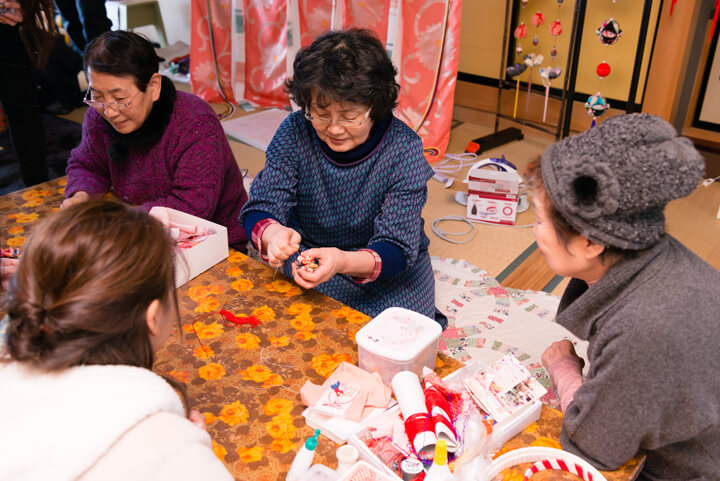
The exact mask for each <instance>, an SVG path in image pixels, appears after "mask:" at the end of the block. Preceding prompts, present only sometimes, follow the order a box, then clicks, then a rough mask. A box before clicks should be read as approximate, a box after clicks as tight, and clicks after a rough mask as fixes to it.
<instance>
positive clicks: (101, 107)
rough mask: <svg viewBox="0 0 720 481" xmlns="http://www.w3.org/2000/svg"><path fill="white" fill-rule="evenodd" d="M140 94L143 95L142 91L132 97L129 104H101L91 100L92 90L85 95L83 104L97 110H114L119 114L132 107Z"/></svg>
mask: <svg viewBox="0 0 720 481" xmlns="http://www.w3.org/2000/svg"><path fill="white" fill-rule="evenodd" d="M140 93H141V92H140V91H137V92H136V93H135V95H132V96H130V100H128V101H127V102H100V101H98V100H93V99H92V98H91V95H92V94H91V93H90V90H88V91H87V92H86V93H85V98H84V99H83V102H84V103H86V104H88V105H89V106H90V107H93V108H96V109H98V110H107V109H113V110H117V111H118V112H122V111H123V110H125V109H127V108H128V107H130V105H132V103H133V100H134V99H135V97H137V96H138V94H140Z"/></svg>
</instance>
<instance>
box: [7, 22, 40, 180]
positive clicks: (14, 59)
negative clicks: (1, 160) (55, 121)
mask: <svg viewBox="0 0 720 481" xmlns="http://www.w3.org/2000/svg"><path fill="white" fill-rule="evenodd" d="M1 30H2V35H0V38H2V39H3V40H8V41H7V42H5V44H4V45H3V49H6V50H4V51H3V52H2V55H0V104H2V109H3V111H4V112H5V116H6V117H7V120H8V127H9V130H10V139H11V140H12V143H13V146H14V147H15V152H16V154H17V157H18V160H19V163H20V175H21V176H22V179H23V182H24V183H25V185H26V186H27V187H30V186H31V185H35V184H39V183H41V182H45V181H47V180H48V166H47V159H46V158H45V130H44V128H43V123H42V117H41V116H40V113H41V111H40V104H39V103H38V89H37V83H36V81H35V70H34V69H33V67H32V65H31V63H30V59H29V58H28V56H27V54H26V52H25V48H24V47H23V45H22V43H21V42H20V41H19V40H17V39H15V38H14V37H13V35H14V33H15V32H16V31H12V30H10V29H1ZM6 34H7V35H6ZM10 49H12V51H11V50H10Z"/></svg>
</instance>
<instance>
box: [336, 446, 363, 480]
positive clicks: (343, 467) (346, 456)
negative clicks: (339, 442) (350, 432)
mask: <svg viewBox="0 0 720 481" xmlns="http://www.w3.org/2000/svg"><path fill="white" fill-rule="evenodd" d="M335 457H337V461H338V467H337V469H336V470H335V472H336V473H337V475H338V477H342V475H343V474H345V473H346V472H347V471H348V470H349V469H350V468H352V467H353V466H354V465H355V463H356V462H357V460H358V450H357V449H356V448H355V447H354V446H350V445H349V444H345V445H343V446H340V447H339V448H337V451H335Z"/></svg>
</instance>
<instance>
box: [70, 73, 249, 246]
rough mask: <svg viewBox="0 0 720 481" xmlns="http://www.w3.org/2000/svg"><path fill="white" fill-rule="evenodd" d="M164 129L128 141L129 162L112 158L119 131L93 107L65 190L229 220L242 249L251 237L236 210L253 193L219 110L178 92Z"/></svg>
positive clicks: (73, 155) (230, 239)
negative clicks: (151, 138)
mask: <svg viewBox="0 0 720 481" xmlns="http://www.w3.org/2000/svg"><path fill="white" fill-rule="evenodd" d="M165 86H166V83H163V94H165ZM170 88H171V89H172V87H170ZM157 105H158V104H157V102H156V106H157ZM153 108H156V107H153ZM146 122H147V121H146ZM161 135H162V136H161V137H160V140H159V141H157V142H156V143H152V142H151V143H150V144H148V145H131V146H129V147H128V154H129V155H128V158H127V160H126V161H122V162H118V161H117V160H112V159H111V158H110V155H109V154H108V147H109V146H110V144H111V142H113V141H114V140H116V139H117V138H118V134H116V133H115V131H114V130H113V128H112V126H110V124H108V123H107V122H106V121H105V120H104V119H103V118H102V117H101V116H100V114H99V113H98V112H97V111H96V110H95V109H92V108H91V109H88V111H87V113H86V114H85V120H84V121H83V130H82V142H81V143H80V145H79V146H78V147H77V148H76V149H74V150H73V151H72V153H71V155H70V159H69V160H68V166H67V176H68V182H67V186H66V188H65V197H70V196H71V195H73V194H74V193H75V192H78V191H85V192H87V193H88V194H90V195H99V194H104V193H106V192H110V191H112V192H113V193H114V194H115V195H117V196H118V197H120V198H121V199H123V200H125V201H126V202H128V203H130V204H136V205H138V206H140V208H142V209H144V210H146V211H149V210H150V209H151V208H152V207H154V206H156V205H158V206H164V207H171V208H173V209H177V210H180V211H183V212H187V213H189V214H192V215H195V216H198V217H202V218H204V219H207V220H210V221H212V222H215V223H217V224H221V225H224V226H226V227H227V229H228V242H229V243H230V245H232V246H234V247H236V248H241V249H244V247H245V243H246V242H247V236H246V235H245V230H244V229H243V227H242V225H241V224H240V223H239V222H238V214H239V213H240V208H241V207H242V206H243V205H244V204H245V202H246V201H247V198H248V197H247V193H246V192H245V188H244V187H243V182H242V176H241V174H240V169H239V168H238V165H237V163H236V162H235V158H234V157H233V154H232V151H231V150H230V145H229V144H228V141H227V139H226V137H225V133H224V132H223V129H222V126H221V125H220V122H219V121H218V119H217V117H216V115H215V112H213V110H212V108H211V107H210V106H209V105H208V104H207V103H206V102H205V101H204V100H202V99H200V98H199V97H196V96H195V95H192V94H188V93H185V92H177V98H176V100H175V103H174V108H173V110H172V114H170V120H169V122H168V124H167V127H166V128H165V129H164V131H163V132H162V134H161Z"/></svg>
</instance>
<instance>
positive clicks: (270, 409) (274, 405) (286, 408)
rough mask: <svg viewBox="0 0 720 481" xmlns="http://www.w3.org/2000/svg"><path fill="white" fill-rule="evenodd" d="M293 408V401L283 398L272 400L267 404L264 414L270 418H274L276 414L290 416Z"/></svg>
mask: <svg viewBox="0 0 720 481" xmlns="http://www.w3.org/2000/svg"><path fill="white" fill-rule="evenodd" d="M292 408H293V403H292V401H289V400H288V399H282V398H272V399H270V400H269V401H268V402H266V403H265V406H264V407H263V412H264V413H265V414H267V415H268V416H272V415H274V414H290V412H291V411H292Z"/></svg>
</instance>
